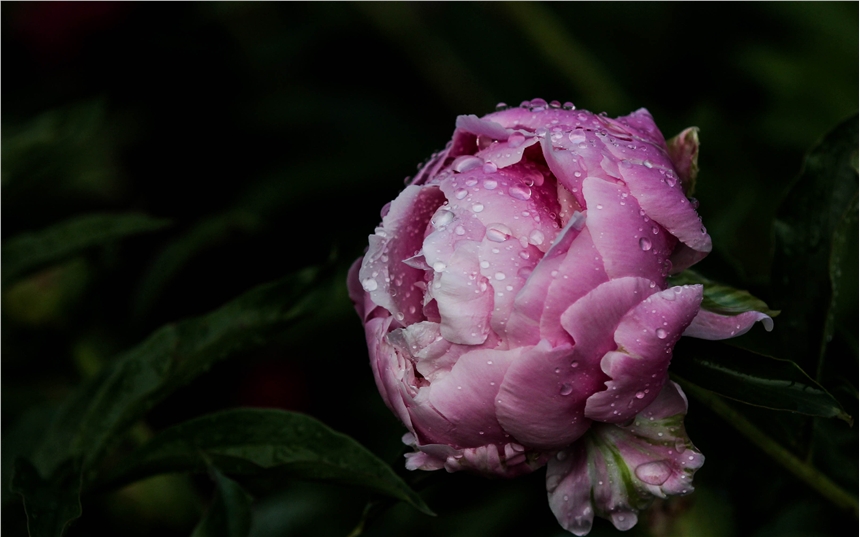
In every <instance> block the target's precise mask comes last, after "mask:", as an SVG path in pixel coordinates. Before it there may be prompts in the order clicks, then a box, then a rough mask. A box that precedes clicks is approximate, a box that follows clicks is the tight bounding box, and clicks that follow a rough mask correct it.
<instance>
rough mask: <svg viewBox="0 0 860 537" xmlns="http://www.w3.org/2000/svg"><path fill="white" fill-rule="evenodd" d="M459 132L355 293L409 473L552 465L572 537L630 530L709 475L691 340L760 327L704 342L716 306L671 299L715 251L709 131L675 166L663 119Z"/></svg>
mask: <svg viewBox="0 0 860 537" xmlns="http://www.w3.org/2000/svg"><path fill="white" fill-rule="evenodd" d="M536 101H538V100H536ZM534 103H535V101H532V104H534ZM541 103H543V101H541ZM456 127H457V128H456V130H455V131H454V137H453V139H452V140H451V142H450V143H449V144H448V146H447V147H446V148H445V150H443V151H442V152H440V153H438V154H436V155H435V156H434V157H433V158H432V159H431V160H430V161H429V162H428V163H427V164H426V165H425V166H424V167H423V168H422V169H421V170H420V171H419V173H418V175H417V176H416V177H415V178H414V179H413V180H412V182H411V184H409V185H408V186H407V187H406V189H405V190H404V191H403V192H402V193H401V194H400V195H399V196H398V197H397V198H396V199H395V200H394V201H393V202H391V204H390V206H389V207H388V208H387V211H385V212H384V215H383V218H382V224H381V225H380V226H379V227H378V228H377V229H376V232H375V233H374V234H373V235H371V236H370V246H369V248H368V251H367V253H366V254H365V256H364V257H363V259H360V260H359V261H357V262H356V263H355V265H354V266H353V267H352V270H351V271H350V277H349V286H350V296H351V297H352V299H353V301H354V302H355V305H356V309H357V310H358V313H359V315H360V316H361V319H362V321H363V322H364V326H365V331H366V335H367V343H368V348H369V350H370V358H371V360H370V361H371V366H372V369H373V374H374V377H375V379H376V384H377V387H378V388H379V392H380V393H381V394H382V396H383V398H384V400H385V402H386V404H387V405H388V407H389V408H390V409H391V410H392V412H394V413H395V414H396V415H397V417H398V418H400V420H401V421H402V422H403V423H404V425H406V427H407V428H408V429H409V433H408V434H406V435H405V436H404V441H405V442H406V443H407V444H409V445H411V446H413V447H414V448H415V452H414V453H410V454H408V455H407V461H406V465H407V468H409V469H413V470H414V469H422V470H437V469H440V468H445V469H446V470H447V471H449V472H454V471H457V470H469V471H473V472H479V473H483V474H489V475H496V476H503V477H512V476H517V475H521V474H525V473H528V472H531V471H533V470H535V469H537V468H539V467H541V466H543V465H545V464H546V465H547V491H548V493H549V503H550V507H551V509H552V511H553V512H554V513H555V515H556V517H557V518H558V520H559V522H560V523H561V525H562V526H563V527H564V528H565V529H567V530H569V531H571V532H572V533H574V534H576V535H585V534H586V533H588V531H589V530H590V528H591V524H592V520H593V517H594V515H595V514H596V515H598V516H602V517H605V518H608V519H610V520H611V521H612V523H613V524H615V526H616V527H617V528H618V529H629V528H630V527H632V526H633V525H634V524H635V523H636V520H637V515H636V513H637V511H638V510H640V509H642V508H644V507H645V506H647V504H648V503H649V501H650V500H651V499H653V498H654V497H666V496H667V495H673V494H687V493H689V492H691V491H692V490H693V487H692V483H691V482H692V476H693V473H694V472H695V470H696V469H697V468H699V467H700V466H701V465H702V463H703V462H704V457H702V455H701V454H700V453H699V452H698V451H697V450H696V448H695V447H694V446H693V445H692V443H691V442H690V440H689V439H688V438H687V436H686V433H685V432H684V427H683V416H684V415H685V414H686V409H687V407H686V399H685V397H684V394H683V392H682V391H681V389H680V388H679V387H678V386H677V385H676V384H674V383H672V382H671V381H669V379H668V374H667V369H668V367H669V362H670V361H671V358H672V349H673V347H674V345H675V343H676V342H677V341H678V339H679V338H680V337H681V336H682V335H683V334H684V332H685V330H687V328H688V327H690V326H691V324H693V331H694V332H695V333H694V334H691V335H695V336H696V337H706V338H709V339H721V338H724V337H729V336H730V335H734V334H735V333H741V332H742V331H745V330H747V329H749V327H750V326H752V324H753V323H755V322H756V320H760V319H761V316H756V315H748V316H744V317H740V316H739V317H734V318H731V319H730V320H729V319H728V318H725V317H723V316H719V315H717V314H714V313H710V312H703V313H702V316H701V317H700V320H699V321H697V322H695V323H694V319H696V318H697V315H699V313H700V303H701V301H702V287H701V286H700V285H690V286H686V285H685V286H678V287H672V288H667V284H666V279H667V277H668V276H669V275H670V274H672V273H676V272H679V271H681V270H683V269H685V268H687V267H689V266H691V265H692V264H694V263H696V262H697V261H699V260H701V259H702V258H703V257H705V256H706V255H707V254H708V252H710V250H711V238H710V236H709V235H708V233H707V232H706V230H705V228H704V227H703V226H702V223H701V221H700V219H699V217H698V215H697V213H696V208H695V207H694V205H693V204H692V203H691V202H690V200H688V199H687V196H686V195H685V186H686V187H689V185H691V181H692V178H693V177H694V175H695V170H696V156H697V153H698V137H697V136H696V131H695V130H688V131H685V133H686V134H684V135H683V136H681V137H680V138H678V139H677V140H676V141H675V142H673V145H672V147H668V146H667V144H666V141H665V140H664V138H663V135H662V134H661V133H660V131H659V129H658V128H657V126H656V125H655V124H654V120H653V119H652V117H651V114H649V113H648V111H647V110H645V109H640V110H637V111H636V112H633V113H632V114H630V115H628V116H624V117H621V118H618V119H610V118H607V117H604V116H602V115H595V114H592V113H590V112H587V111H584V110H575V109H572V107H570V106H565V107H563V108H557V107H547V106H537V105H534V106H531V107H521V108H510V109H505V110H501V111H498V112H496V113H493V114H489V115H487V116H485V117H483V118H478V117H477V116H473V115H470V116H460V117H459V118H457V123H456ZM768 320H769V318H768ZM738 323H741V324H743V327H736V325H737V324H738ZM729 332H731V334H729Z"/></svg>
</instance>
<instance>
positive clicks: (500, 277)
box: [493, 272, 505, 281]
mask: <svg viewBox="0 0 860 537" xmlns="http://www.w3.org/2000/svg"><path fill="white" fill-rule="evenodd" d="M493 277H494V278H496V279H497V280H499V281H501V280H504V279H505V273H504V272H497V273H495V274H494V275H493Z"/></svg>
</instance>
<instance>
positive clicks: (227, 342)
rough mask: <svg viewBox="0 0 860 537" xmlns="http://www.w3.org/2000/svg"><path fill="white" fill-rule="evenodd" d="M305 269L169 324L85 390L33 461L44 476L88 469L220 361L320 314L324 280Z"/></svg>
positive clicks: (62, 410) (52, 427)
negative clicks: (70, 467) (70, 462)
mask: <svg viewBox="0 0 860 537" xmlns="http://www.w3.org/2000/svg"><path fill="white" fill-rule="evenodd" d="M324 276H327V273H326V272H324V271H321V270H318V269H306V270H303V271H301V272H298V273H296V274H293V275H291V276H288V277H286V278H284V279H282V280H279V281H277V282H275V283H270V284H266V285H262V286H259V287H257V288H255V289H253V290H251V291H249V292H247V293H245V294H244V295H242V296H241V297H239V298H237V299H235V300H233V301H232V302H230V303H228V304H226V305H225V306H223V307H221V308H220V309H217V310H215V311H213V312H212V313H209V314H207V315H203V316H201V317H197V318H193V319H188V320H185V321H181V322H179V323H176V324H170V325H167V326H164V327H162V328H160V329H159V330H157V331H156V332H155V333H153V334H152V335H151V336H150V337H149V338H147V339H146V340H145V341H143V342H142V343H141V344H139V345H138V346H137V347H134V348H132V349H131V350H129V351H127V352H126V353H124V354H123V355H121V356H120V357H118V358H117V359H115V360H114V361H113V362H112V363H111V365H109V366H108V367H106V368H105V369H104V370H102V371H101V372H100V373H99V375H98V376H96V377H94V378H93V379H92V380H91V381H89V382H87V383H86V384H85V385H83V386H82V387H81V388H80V389H79V390H78V391H77V392H76V393H75V394H73V395H72V396H71V397H70V398H69V399H68V400H67V401H66V402H65V403H64V404H63V406H62V407H61V408H60V410H59V411H58V413H57V417H56V419H55V420H54V421H53V422H52V424H51V425H50V427H49V428H48V430H47V431H46V433H45V437H44V439H43V442H42V444H41V446H40V447H39V449H38V450H36V452H35V456H34V460H33V462H34V463H35V464H36V466H37V467H38V468H39V469H40V471H42V472H43V473H44V474H48V473H50V472H51V471H52V470H53V469H54V468H55V467H57V466H58V465H59V464H61V463H62V462H63V461H65V460H67V459H70V458H73V459H77V458H81V459H82V461H83V468H84V469H85V470H90V469H91V468H92V467H93V466H94V465H95V464H96V463H97V462H98V461H99V460H100V458H101V456H102V454H103V453H104V450H105V449H106V448H107V447H109V445H110V443H111V442H112V441H113V440H114V439H115V438H116V437H117V435H119V434H120V433H121V432H122V431H124V430H125V429H126V428H127V427H128V426H130V425H131V424H133V423H134V422H136V421H137V420H139V419H140V418H141V417H142V416H143V415H144V414H146V412H147V411H149V409H151V408H152V407H153V406H154V405H155V404H156V403H158V402H159V401H161V400H162V399H164V398H165V397H166V396H167V395H169V394H170V393H172V392H173V391H174V390H176V389H177V388H179V387H181V386H183V385H185V384H187V383H188V382H190V381H191V380H192V379H194V378H196V377H197V376H199V375H201V374H202V373H204V372H205V371H207V370H208V369H209V368H210V367H211V366H212V365H213V364H214V363H216V362H218V361H220V360H222V359H224V358H227V357H228V356H230V355H232V354H234V353H236V352H239V351H241V350H243V349H246V348H248V347H250V346H253V345H258V344H261V343H262V342H265V341H266V339H267V338H268V337H270V336H272V335H273V334H275V333H280V332H282V331H283V330H284V329H285V328H287V327H289V326H290V325H292V324H293V323H295V322H297V321H298V320H300V319H304V318H306V317H307V316H310V315H314V314H316V313H317V308H316V302H317V295H316V293H317V291H318V290H319V289H322V290H323V291H325V290H326V289H325V286H320V285H319V281H320V280H321V279H323V277H324Z"/></svg>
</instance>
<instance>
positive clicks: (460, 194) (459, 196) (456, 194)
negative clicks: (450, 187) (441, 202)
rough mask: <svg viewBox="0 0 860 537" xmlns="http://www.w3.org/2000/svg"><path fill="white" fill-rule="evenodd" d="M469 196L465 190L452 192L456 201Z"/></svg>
mask: <svg viewBox="0 0 860 537" xmlns="http://www.w3.org/2000/svg"><path fill="white" fill-rule="evenodd" d="M468 195H469V192H468V191H467V190H466V189H465V188H461V189H460V190H458V191H456V192H454V197H455V198H457V199H458V200H461V199H463V198H465V197H466V196H468Z"/></svg>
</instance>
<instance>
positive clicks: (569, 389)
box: [558, 382, 573, 395]
mask: <svg viewBox="0 0 860 537" xmlns="http://www.w3.org/2000/svg"><path fill="white" fill-rule="evenodd" d="M558 393H560V394H561V395H570V394H571V393H573V386H571V385H570V384H568V383H567V382H565V383H564V384H562V385H561V388H560V389H559V390H558Z"/></svg>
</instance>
